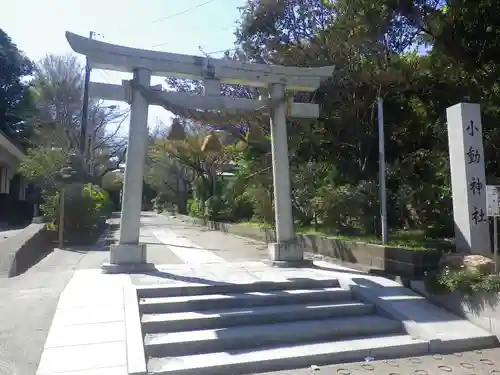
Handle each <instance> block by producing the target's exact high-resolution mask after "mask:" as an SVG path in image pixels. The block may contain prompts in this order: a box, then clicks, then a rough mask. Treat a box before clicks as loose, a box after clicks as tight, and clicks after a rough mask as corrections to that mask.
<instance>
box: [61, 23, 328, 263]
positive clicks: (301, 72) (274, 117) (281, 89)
mask: <svg viewBox="0 0 500 375" xmlns="http://www.w3.org/2000/svg"><path fill="white" fill-rule="evenodd" d="M66 38H67V40H68V42H69V44H70V45H71V47H72V49H73V50H74V51H75V52H77V53H81V54H84V55H86V56H87V59H88V63H89V66H90V67H91V68H97V69H107V70H113V71H122V72H130V73H133V76H134V78H133V80H132V81H131V82H124V85H122V86H120V85H106V84H96V83H91V85H90V89H89V90H90V95H91V96H94V97H99V98H103V99H108V100H122V101H123V100H125V101H127V102H129V103H130V128H129V135H128V147H127V157H126V168H125V179H124V189H123V200H122V202H123V203H122V215H121V223H120V237H119V242H118V244H116V245H114V246H112V247H111V249H110V264H107V265H104V266H103V269H104V270H106V271H108V272H113V271H118V272H121V270H122V269H123V267H128V266H133V267H134V268H136V267H140V268H143V267H146V268H148V267H147V266H148V264H147V259H146V258H147V257H146V247H145V245H144V244H141V243H139V230H140V214H141V208H142V181H143V177H144V164H145V158H146V151H147V141H148V131H147V122H148V107H149V105H150V104H160V105H162V106H163V107H164V108H167V109H169V110H172V108H173V110H174V111H175V110H177V109H198V110H220V111H221V112H222V111H224V113H226V114H228V115H230V116H232V118H235V116H236V115H237V114H239V113H242V112H245V111H247V113H249V111H256V112H258V113H259V119H260V115H264V116H269V118H270V127H271V145H272V160H273V183H274V199H275V222H276V243H272V244H269V257H270V260H271V261H272V263H273V264H275V265H299V264H302V263H303V262H304V257H303V255H304V254H303V250H302V249H301V248H300V247H299V246H297V244H296V241H295V231H294V222H293V215H292V198H291V181H290V167H289V160H288V144H287V143H288V142H287V129H286V118H287V116H289V117H298V118H317V117H318V113H319V110H318V106H317V105H315V104H305V103H292V102H290V101H289V100H287V99H286V97H285V92H286V91H287V90H288V91H308V92H311V91H314V90H316V89H317V88H318V87H319V86H320V83H321V81H322V80H325V79H327V78H329V77H331V76H332V73H333V70H334V67H331V66H330V67H321V68H297V67H285V66H275V65H265V64H249V63H242V62H238V61H227V60H222V59H208V58H203V57H199V56H188V55H179V54H173V53H166V52H157V51H148V50H141V49H135V48H129V47H123V46H117V45H113V44H109V43H104V42H100V41H96V40H92V39H88V38H84V37H81V36H79V35H76V34H73V33H70V32H66ZM152 75H155V76H164V77H179V78H191V79H202V80H203V81H204V84H205V92H204V95H203V96H195V95H188V94H184V93H166V92H162V91H158V89H157V88H154V87H151V86H150V84H151V76H152ZM221 83H228V84H240V85H246V86H251V87H266V88H267V89H268V92H269V94H270V98H269V99H259V100H248V99H237V98H223V97H221V91H220V84H221ZM162 103H164V104H162ZM262 107H267V111H264V112H261V111H260V108H262ZM189 113H190V114H191V113H192V112H189ZM211 113H212V114H213V111H212V112H211ZM208 114H209V113H208V112H207V115H208ZM235 114H236V115H235ZM236 118H237V116H236Z"/></svg>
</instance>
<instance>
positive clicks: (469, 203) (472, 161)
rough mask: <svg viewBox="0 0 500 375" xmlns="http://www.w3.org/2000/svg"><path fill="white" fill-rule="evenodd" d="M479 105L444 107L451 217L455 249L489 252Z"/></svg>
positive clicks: (485, 253) (467, 104)
mask: <svg viewBox="0 0 500 375" xmlns="http://www.w3.org/2000/svg"><path fill="white" fill-rule="evenodd" d="M480 112H481V111H480V107H479V105H478V104H471V103H459V104H457V105H454V106H452V107H450V108H448V110H447V118H448V145H449V150H450V167H451V181H452V190H453V216H454V219H455V240H456V246H457V250H458V251H461V252H469V253H470V252H474V253H481V254H484V255H489V253H490V251H491V246H490V243H489V241H490V238H489V226H488V218H487V209H486V195H487V194H486V178H485V173H484V151H483V134H482V126H481V113H480Z"/></svg>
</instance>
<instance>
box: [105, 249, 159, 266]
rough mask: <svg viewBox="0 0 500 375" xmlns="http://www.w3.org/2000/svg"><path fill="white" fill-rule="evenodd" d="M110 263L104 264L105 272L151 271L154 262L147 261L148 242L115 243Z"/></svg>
mask: <svg viewBox="0 0 500 375" xmlns="http://www.w3.org/2000/svg"><path fill="white" fill-rule="evenodd" d="M109 250H110V252H109V253H110V259H109V263H104V264H103V265H102V267H101V268H102V271H103V272H104V273H132V272H149V271H153V270H154V269H155V266H154V264H152V263H147V262H146V258H147V257H146V254H147V252H146V244H141V243H140V244H115V245H111V247H110V249H109Z"/></svg>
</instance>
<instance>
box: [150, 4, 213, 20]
mask: <svg viewBox="0 0 500 375" xmlns="http://www.w3.org/2000/svg"><path fill="white" fill-rule="evenodd" d="M214 1H215V0H208V1H205V2H203V3H201V4H198V5H195V6H193V7H191V8H187V9H184V10H181V11H180V12H177V13H173V14H169V15H168V16H165V17H162V18H158V19H156V20H154V21H152V22H151V23H152V24H155V23H158V22H163V21H166V20H169V19H171V18H174V17H177V16H181V15H183V14H186V13H189V12H191V11H193V10H195V9H198V8H201V7H202V6H205V5H208V4H210V3H213V2H214Z"/></svg>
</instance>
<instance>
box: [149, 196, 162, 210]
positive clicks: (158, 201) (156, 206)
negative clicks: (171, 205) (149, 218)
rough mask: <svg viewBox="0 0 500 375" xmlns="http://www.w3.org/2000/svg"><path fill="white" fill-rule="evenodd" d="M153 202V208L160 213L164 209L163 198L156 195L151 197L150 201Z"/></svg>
mask: <svg viewBox="0 0 500 375" xmlns="http://www.w3.org/2000/svg"><path fill="white" fill-rule="evenodd" d="M151 202H152V203H153V209H154V210H155V211H156V212H157V213H159V214H161V213H162V212H163V211H164V210H165V200H164V199H163V197H161V196H157V197H156V198H153V199H152V201H151Z"/></svg>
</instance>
